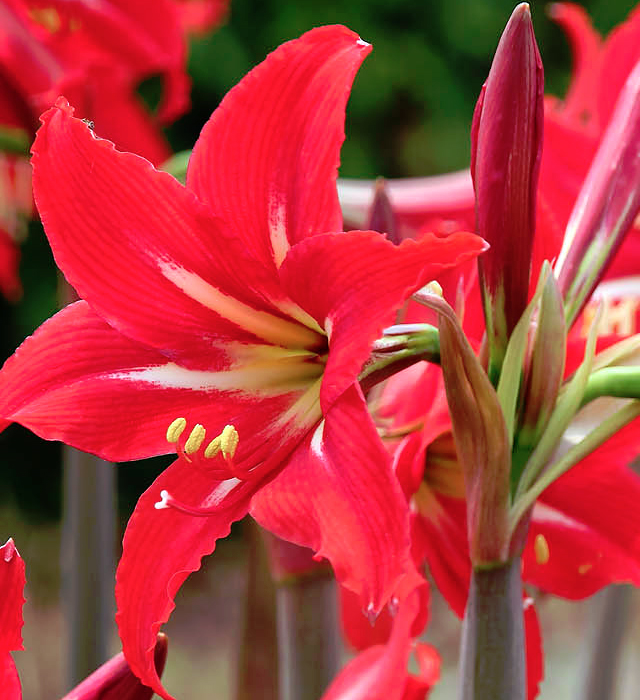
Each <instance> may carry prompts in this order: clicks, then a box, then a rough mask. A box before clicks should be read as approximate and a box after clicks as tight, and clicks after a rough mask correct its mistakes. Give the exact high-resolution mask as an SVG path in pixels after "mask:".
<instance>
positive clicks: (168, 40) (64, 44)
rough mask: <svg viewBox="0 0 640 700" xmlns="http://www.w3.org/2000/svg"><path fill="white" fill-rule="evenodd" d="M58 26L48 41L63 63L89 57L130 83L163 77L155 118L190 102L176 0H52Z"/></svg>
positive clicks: (170, 114)
mask: <svg viewBox="0 0 640 700" xmlns="http://www.w3.org/2000/svg"><path fill="white" fill-rule="evenodd" d="M45 7H48V8H50V7H53V8H55V10H56V11H57V12H58V13H59V16H60V17H61V19H62V27H61V29H60V30H59V31H58V32H55V33H53V34H51V35H50V36H49V37H48V43H49V44H50V45H51V46H52V47H53V48H54V49H55V51H56V53H57V54H60V55H61V56H63V57H64V58H65V59H66V61H67V62H68V63H70V64H71V65H73V66H74V67H76V70H77V67H78V63H81V65H82V64H86V63H88V62H89V58H88V57H91V61H92V62H94V63H102V64H107V65H110V66H111V68H112V70H114V71H115V70H119V71H122V70H124V71H126V73H127V74H128V75H129V76H130V77H131V82H132V83H134V82H139V80H140V79H142V78H145V77H147V76H150V75H154V74H157V73H163V74H164V76H165V94H164V95H163V100H162V104H161V106H160V110H159V111H160V114H159V116H160V119H161V120H162V121H163V122H168V121H171V120H173V119H175V117H176V116H178V115H179V114H181V113H182V112H184V111H185V109H186V108H187V106H188V104H189V94H188V90H189V81H188V79H187V77H186V75H185V64H186V45H185V40H184V37H183V34H182V26H181V23H180V17H179V14H178V10H177V7H176V6H175V3H173V2H171V0H135V1H134V2H132V1H131V0H105V1H103V2H100V3H96V2H89V1H88V0H74V2H69V1H68V0H51V1H50V2H47V3H46V5H45Z"/></svg>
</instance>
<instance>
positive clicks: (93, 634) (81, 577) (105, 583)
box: [61, 447, 116, 688]
mask: <svg viewBox="0 0 640 700" xmlns="http://www.w3.org/2000/svg"><path fill="white" fill-rule="evenodd" d="M64 465H65V474H64V480H65V483H64V527H63V535H62V556H61V558H62V574H63V603H64V607H65V608H66V616H65V617H66V619H67V620H68V623H69V624H68V635H69V649H68V670H67V683H68V686H69V687H70V688H71V687H73V686H75V685H77V684H78V683H79V682H80V681H81V680H82V679H84V678H85V677H86V676H88V675H89V674H90V673H92V672H93V671H95V669H96V668H97V667H98V666H100V664H103V663H104V662H105V661H106V660H107V659H108V658H109V656H110V642H111V640H112V639H113V638H114V637H115V634H116V630H115V623H114V620H113V616H114V611H115V601H114V599H113V576H114V569H115V566H114V551H115V476H116V472H115V467H114V466H113V464H111V463H110V462H105V461H104V460H102V459H100V458H98V457H95V456H94V455H89V454H86V453H85V452H80V451H79V450H75V449H73V447H65V449H64Z"/></svg>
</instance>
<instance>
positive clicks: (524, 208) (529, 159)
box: [471, 3, 544, 381]
mask: <svg viewBox="0 0 640 700" xmlns="http://www.w3.org/2000/svg"><path fill="white" fill-rule="evenodd" d="M543 92H544V78H543V69H542V61H541V59H540V54H539V52H538V47H537V45H536V40H535V36H534V34H533V25H532V23H531V14H530V12H529V6H528V5H527V4H526V3H522V4H520V5H518V7H516V9H515V10H514V11H513V14H512V15H511V18H510V19H509V22H508V24H507V26H506V28H505V30H504V32H503V34H502V37H501V38H500V43H499V44H498V48H497V50H496V54H495V56H494V59H493V63H492V65H491V70H490V72H489V77H488V78H487V81H486V83H485V84H484V86H483V88H482V92H481V93H480V98H479V100H478V104H477V105H476V110H475V113H474V116H473V125H472V128H471V174H472V176H473V183H474V188H475V194H476V229H477V233H478V234H479V235H481V236H482V237H483V238H484V239H485V240H486V241H488V242H489V243H490V244H491V249H490V250H489V252H488V253H486V254H485V255H483V256H482V257H481V258H480V259H479V270H480V279H481V283H482V293H483V303H484V309H485V316H486V321H487V333H488V339H489V348H490V368H489V372H490V376H491V378H492V380H494V381H495V379H496V377H497V374H498V373H499V371H500V366H501V364H502V358H503V356H504V352H505V349H506V346H507V341H508V339H509V335H510V334H511V332H512V330H513V328H514V327H515V325H516V323H517V322H518V319H519V318H520V315H521V314H522V312H523V311H524V309H525V307H526V305H527V295H528V290H529V274H530V268H531V251H532V246H533V236H534V232H535V211H536V189H537V186H538V174H539V170H540V158H541V155H542V132H543V118H544V115H543Z"/></svg>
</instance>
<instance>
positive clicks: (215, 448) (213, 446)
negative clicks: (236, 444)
mask: <svg viewBox="0 0 640 700" xmlns="http://www.w3.org/2000/svg"><path fill="white" fill-rule="evenodd" d="M221 443H222V436H221V435H218V437H214V438H213V440H212V441H211V442H210V443H209V444H208V445H207V449H206V450H205V451H204V456H205V457H206V458H207V459H209V458H210V457H215V456H216V455H217V454H218V452H220V446H221Z"/></svg>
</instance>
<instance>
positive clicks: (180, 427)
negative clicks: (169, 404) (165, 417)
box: [167, 418, 187, 442]
mask: <svg viewBox="0 0 640 700" xmlns="http://www.w3.org/2000/svg"><path fill="white" fill-rule="evenodd" d="M186 427H187V419H186V418H176V419H175V420H174V421H173V423H171V425H170V426H169V427H168V428H167V442H178V438H179V437H180V436H181V435H182V433H183V431H184V429H185V428H186Z"/></svg>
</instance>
